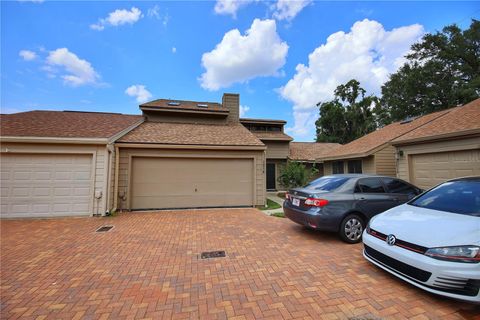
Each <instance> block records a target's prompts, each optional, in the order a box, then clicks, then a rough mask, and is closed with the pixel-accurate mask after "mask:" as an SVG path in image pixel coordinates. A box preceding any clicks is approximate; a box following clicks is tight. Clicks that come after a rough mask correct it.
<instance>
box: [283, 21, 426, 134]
mask: <svg viewBox="0 0 480 320" xmlns="http://www.w3.org/2000/svg"><path fill="white" fill-rule="evenodd" d="M423 33H424V29H423V27H422V26H421V25H419V24H413V25H409V26H404V27H400V28H396V29H392V30H390V31H386V30H385V29H384V27H383V26H382V25H381V24H380V23H378V22H376V21H371V20H368V19H365V20H363V21H357V22H356V23H355V24H354V25H353V26H352V28H351V30H350V32H348V33H345V32H343V31H339V32H336V33H334V34H332V35H330V36H329V37H328V38H327V42H326V43H324V44H322V45H320V46H319V47H318V48H316V49H315V50H314V51H313V52H312V53H310V55H309V56H308V65H304V64H299V65H297V67H296V74H295V75H294V76H293V78H292V79H290V80H289V81H288V82H287V84H286V85H285V86H284V87H282V88H280V89H279V92H280V94H281V96H282V97H283V98H284V99H287V100H289V101H291V102H292V103H293V105H294V107H293V115H294V119H295V124H294V127H293V128H290V129H289V130H290V132H292V133H294V134H298V135H306V134H311V133H313V129H314V122H315V120H316V118H317V116H318V110H317V107H316V104H317V103H318V102H321V101H328V100H330V99H332V98H333V92H334V90H335V88H336V87H337V86H338V85H340V84H343V83H346V82H347V81H349V80H350V79H357V80H358V81H360V83H361V85H362V87H363V88H365V89H366V90H367V92H368V93H374V94H379V93H380V87H381V85H382V84H383V83H384V82H385V81H386V80H388V76H389V74H391V73H393V72H395V71H396V70H397V69H398V68H399V67H400V66H401V65H402V64H403V62H404V61H405V59H404V58H403V57H404V55H405V54H406V53H407V52H408V51H409V49H410V46H411V45H412V44H413V43H414V42H416V41H417V40H419V39H420V38H421V36H422V35H423Z"/></svg>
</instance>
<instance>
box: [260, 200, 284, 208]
mask: <svg viewBox="0 0 480 320" xmlns="http://www.w3.org/2000/svg"><path fill="white" fill-rule="evenodd" d="M281 207H282V206H281V205H279V204H278V203H276V202H275V201H272V200H270V199H267V205H266V206H263V207H260V208H258V209H260V210H273V209H280V208H281Z"/></svg>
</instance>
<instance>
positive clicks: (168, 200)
mask: <svg viewBox="0 0 480 320" xmlns="http://www.w3.org/2000/svg"><path fill="white" fill-rule="evenodd" d="M140 110H141V112H142V115H141V116H140V115H123V114H115V113H96V112H71V111H31V112H23V113H17V114H10V115H2V116H1V117H0V120H1V132H0V141H1V169H2V176H1V186H2V198H1V205H2V207H1V216H2V217H48V216H70V215H97V214H98V215H102V214H105V213H106V212H107V211H111V210H147V209H160V208H197V207H236V206H261V205H264V203H265V197H266V168H267V163H273V164H275V170H278V169H277V164H280V163H284V162H285V161H286V158H287V157H288V152H289V151H288V144H289V142H290V141H291V137H289V136H287V135H286V134H284V133H283V125H284V124H285V122H284V121H278V120H260V119H242V120H240V118H239V95H238V94H224V95H223V98H222V103H212V102H194V101H181V100H167V99H159V100H155V101H151V102H148V103H145V104H142V105H140ZM247 127H248V128H249V129H247ZM269 148H270V150H268V149H269ZM269 167H270V166H269ZM275 182H276V179H275Z"/></svg>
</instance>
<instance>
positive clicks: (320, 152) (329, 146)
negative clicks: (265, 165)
mask: <svg viewBox="0 0 480 320" xmlns="http://www.w3.org/2000/svg"><path fill="white" fill-rule="evenodd" d="M340 146H341V144H339V143H321V142H291V143H290V155H289V158H290V159H291V160H296V161H315V160H316V159H318V158H321V157H323V156H325V155H327V154H328V153H329V152H331V151H333V150H334V149H336V148H338V147H340Z"/></svg>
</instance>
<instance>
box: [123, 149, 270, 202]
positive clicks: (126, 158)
mask: <svg viewBox="0 0 480 320" xmlns="http://www.w3.org/2000/svg"><path fill="white" fill-rule="evenodd" d="M119 150H120V161H119V174H118V175H119V176H118V194H117V195H116V196H117V197H118V199H117V200H118V208H117V209H119V210H129V209H130V199H129V198H130V196H129V195H130V190H129V181H130V167H131V164H130V159H131V156H135V155H137V156H138V155H146V156H159V157H161V156H175V157H196V156H198V157H212V158H216V157H217V158H222V157H232V158H234V157H235V156H238V157H239V158H241V157H252V158H253V159H254V163H255V190H254V192H255V195H254V201H255V203H254V205H255V206H262V205H264V204H265V196H266V194H265V192H266V187H265V152H264V151H236V150H232V151H229V150H193V149H192V150H178V149H167V148H165V149H141V148H139V149H137V148H120V149H119ZM119 195H125V197H124V198H121V197H120V196H119Z"/></svg>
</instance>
